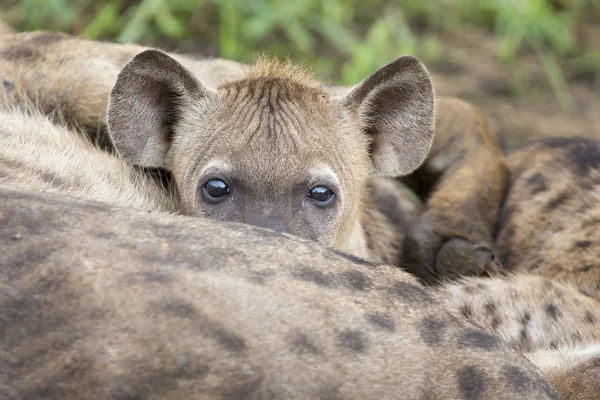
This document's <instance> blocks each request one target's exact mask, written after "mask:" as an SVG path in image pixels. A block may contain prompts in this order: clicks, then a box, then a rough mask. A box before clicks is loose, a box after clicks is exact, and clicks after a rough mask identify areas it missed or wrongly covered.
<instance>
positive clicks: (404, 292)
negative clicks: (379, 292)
mask: <svg viewBox="0 0 600 400" xmlns="http://www.w3.org/2000/svg"><path fill="white" fill-rule="evenodd" d="M390 291H391V292H392V294H394V295H395V296H397V297H399V298H401V299H402V300H404V301H406V302H408V303H416V304H432V303H434V302H435V300H434V298H433V296H432V295H431V294H429V293H428V292H427V291H425V290H424V289H423V288H421V287H419V286H418V285H417V284H414V283H408V282H396V283H395V284H394V286H393V287H392V288H391V289H390Z"/></svg>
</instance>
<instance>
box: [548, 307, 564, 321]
mask: <svg viewBox="0 0 600 400" xmlns="http://www.w3.org/2000/svg"><path fill="white" fill-rule="evenodd" d="M546 314H548V316H549V317H550V318H552V319H553V320H554V321H557V320H558V317H560V316H561V314H562V313H561V312H560V310H559V309H558V308H557V307H556V305H554V304H548V305H547V306H546Z"/></svg>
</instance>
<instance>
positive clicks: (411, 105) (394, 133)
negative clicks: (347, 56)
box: [343, 56, 435, 176]
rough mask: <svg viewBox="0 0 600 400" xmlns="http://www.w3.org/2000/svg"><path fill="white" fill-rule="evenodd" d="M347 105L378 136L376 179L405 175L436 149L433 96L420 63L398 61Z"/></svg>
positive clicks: (349, 98) (371, 79) (352, 96)
mask: <svg viewBox="0 0 600 400" xmlns="http://www.w3.org/2000/svg"><path fill="white" fill-rule="evenodd" d="M343 103H344V105H345V106H346V107H348V108H350V109H351V110H353V111H356V112H358V113H359V116H360V119H361V120H362V123H363V124H364V127H365V130H366V133H367V134H370V135H373V138H372V140H373V145H372V154H371V157H372V159H373V165H374V167H375V172H376V173H377V174H382V175H387V176H400V175H406V174H409V173H411V172H412V171H414V170H415V169H417V168H418V167H419V166H420V165H421V163H423V161H425V158H426V157H427V154H428V153H429V150H430V148H431V145H432V143H433V131H434V120H435V118H434V94H433V86H432V83H431V79H430V78H429V74H428V73H427V70H426V69H425V67H424V66H423V64H421V63H420V62H419V60H417V59H416V58H414V57H411V56H403V57H400V58H398V59H397V60H396V61H393V62H391V63H390V64H388V65H386V66H385V67H383V68H381V69H379V70H378V71H377V72H375V73H374V74H373V75H371V76H369V77H368V78H366V79H365V80H364V81H362V82H361V83H359V84H358V85H357V86H355V87H354V88H353V89H352V90H351V91H350V93H348V94H347V95H346V96H345V98H344V99H343Z"/></svg>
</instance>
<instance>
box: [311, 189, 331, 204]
mask: <svg viewBox="0 0 600 400" xmlns="http://www.w3.org/2000/svg"><path fill="white" fill-rule="evenodd" d="M308 197H309V198H310V199H311V200H313V201H314V202H315V203H317V204H318V205H320V206H328V205H330V204H331V203H332V202H333V199H334V198H335V193H333V190H331V189H329V188H328V187H325V186H315V187H313V188H312V189H310V190H309V191H308Z"/></svg>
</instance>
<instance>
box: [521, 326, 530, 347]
mask: <svg viewBox="0 0 600 400" xmlns="http://www.w3.org/2000/svg"><path fill="white" fill-rule="evenodd" d="M519 347H520V349H521V350H529V347H530V342H529V333H528V332H527V328H526V327H525V326H524V327H522V328H521V332H520V333H519Z"/></svg>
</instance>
